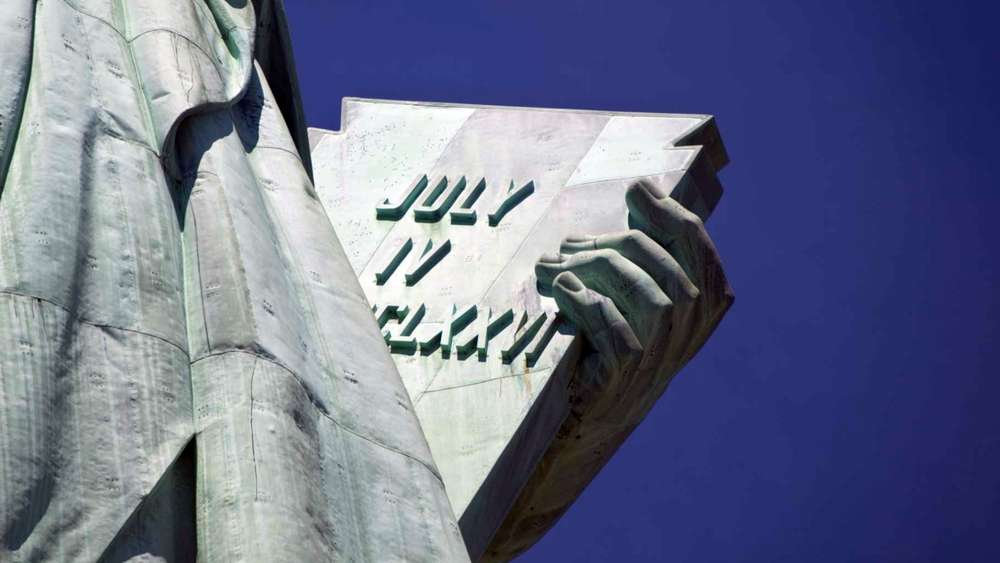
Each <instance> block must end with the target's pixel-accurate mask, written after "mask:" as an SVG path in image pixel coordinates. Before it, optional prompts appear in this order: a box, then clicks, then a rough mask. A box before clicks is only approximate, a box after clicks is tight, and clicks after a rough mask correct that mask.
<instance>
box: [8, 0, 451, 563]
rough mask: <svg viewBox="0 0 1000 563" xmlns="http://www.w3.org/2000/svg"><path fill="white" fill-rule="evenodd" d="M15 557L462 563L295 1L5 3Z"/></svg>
mask: <svg viewBox="0 0 1000 563" xmlns="http://www.w3.org/2000/svg"><path fill="white" fill-rule="evenodd" d="M0 38H2V39H3V43H2V44H0V537H2V541H0V560H4V561H6V560H12V561H49V560H51V561H94V560H109V561H118V560H128V559H129V558H137V559H144V560H148V559H150V558H152V559H162V560H168V561H175V560H178V561H184V560H191V559H192V558H194V557H195V554H197V558H198V559H199V560H203V561H238V560H240V561H242V560H252V561H317V560H331V559H351V560H370V561H389V560H427V561H445V560H461V559H465V558H467V554H466V552H465V548H464V546H463V544H462V539H461V536H460V534H459V532H458V528H457V526H456V524H455V520H454V516H453V514H452V512H451V509H450V507H449V503H448V500H447V498H446V496H445V491H444V486H443V484H442V483H441V479H440V476H439V474H438V472H437V469H436V468H435V465H434V462H433V459H432V458H431V454H430V452H429V450H428V447H427V444H426V441H425V439H424V437H423V434H422V433H421V430H420V426H419V423H418V421H417V418H416V416H415V415H414V412H413V409H412V406H411V404H410V400H409V398H408V396H407V393H406V391H405V389H404V387H403V385H402V383H401V381H400V379H399V376H398V373H397V371H396V368H395V366H394V365H393V363H392V361H391V359H390V357H389V355H388V352H387V350H386V349H385V346H384V343H383V341H382V337H381V335H380V333H379V330H378V328H377V326H376V324H375V321H374V319H373V317H372V315H371V311H370V308H369V304H368V303H367V302H366V301H365V297H364V295H363V293H362V291H361V289H360V287H359V285H358V283H357V280H356V279H355V277H354V274H353V272H352V270H351V268H350V265H349V264H348V261H347V259H346V257H345V256H344V253H343V250H342V249H341V247H340V244H339V242H338V241H337V238H336V235H335V234H334V232H333V230H332V227H331V226H330V224H329V221H328V219H327V217H326V215H325V212H324V210H323V208H322V206H321V205H320V203H319V201H318V200H317V198H316V195H315V192H314V190H313V187H312V184H311V181H310V177H309V173H310V172H309V170H310V168H309V160H308V144H307V141H306V134H305V128H304V126H303V120H302V115H301V109H300V108H301V104H300V103H299V101H298V94H297V85H296V78H295V74H294V65H293V61H292V59H291V50H290V45H289V42H288V36H287V29H286V27H285V23H284V13H283V8H282V5H281V3H280V0H254V1H253V2H250V1H249V0H175V1H169V2H168V1H166V0H38V1H37V2H34V1H32V0H4V7H3V9H2V10H0Z"/></svg>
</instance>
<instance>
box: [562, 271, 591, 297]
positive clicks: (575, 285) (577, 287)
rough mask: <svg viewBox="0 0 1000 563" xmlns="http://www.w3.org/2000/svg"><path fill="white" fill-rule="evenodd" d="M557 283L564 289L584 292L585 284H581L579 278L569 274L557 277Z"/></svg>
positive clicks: (564, 273)
mask: <svg viewBox="0 0 1000 563" xmlns="http://www.w3.org/2000/svg"><path fill="white" fill-rule="evenodd" d="M555 282H556V283H557V284H559V285H560V286H561V287H562V288H563V289H566V290H568V291H572V292H573V293H577V292H580V291H583V290H584V287H583V284H582V283H580V280H579V278H577V277H576V276H574V275H573V274H570V273H569V272H563V273H561V274H559V275H558V276H556V280H555Z"/></svg>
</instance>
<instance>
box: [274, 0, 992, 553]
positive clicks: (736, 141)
mask: <svg viewBox="0 0 1000 563" xmlns="http://www.w3.org/2000/svg"><path fill="white" fill-rule="evenodd" d="M286 4H287V8H288V11H289V15H290V20H291V28H292V36H293V38H294V44H295V49H296V55H297V58H298V70H299V77H300V80H301V84H302V87H303V91H304V94H303V95H304V102H305V108H306V115H307V120H308V122H309V124H310V125H312V126H317V127H324V128H328V129H337V128H338V127H339V119H340V100H341V98H342V97H344V96H362V97H377V98H393V99H404V100H431V101H447V102H467V103H479V104H505V105H524V106H546V107H567V108H592V109H608V110H629V111H651V112H674V113H684V112H689V113H711V114H714V115H716V116H717V118H718V121H719V126H720V129H721V132H722V136H723V139H724V141H725V143H726V145H727V148H728V150H729V153H730V156H731V158H732V163H731V164H730V166H729V167H728V168H727V169H726V170H724V171H723V173H722V176H721V177H722V181H723V184H724V185H725V187H726V189H727V192H726V195H725V197H723V199H722V203H721V204H720V206H719V208H718V209H717V210H716V213H715V215H714V216H713V217H712V220H711V221H710V222H709V230H710V232H711V233H712V235H713V237H714V239H715V241H716V243H717V245H718V247H719V250H720V252H721V253H722V256H723V259H724V261H725V264H726V266H727V271H728V274H729V277H730V280H731V282H732V284H733V286H734V288H735V290H736V296H737V298H736V304H735V305H734V307H733V309H732V310H731V312H730V313H729V315H728V317H727V318H726V319H725V320H724V321H723V323H722V326H721V327H720V329H719V330H718V332H717V333H716V334H715V336H714V337H713V338H712V340H711V341H710V342H709V343H708V345H707V346H706V347H705V348H704V350H703V351H702V352H701V354H700V356H699V357H697V358H696V359H695V360H694V361H693V362H692V363H691V364H690V365H689V366H688V367H687V368H686V369H685V370H684V371H682V372H681V374H680V375H679V376H678V378H677V379H676V380H675V381H674V383H673V384H672V385H671V387H670V388H669V389H668V390H667V393H666V394H665V395H664V396H663V398H662V399H661V400H660V402H659V403H658V405H657V406H656V408H655V409H654V410H653V411H652V413H651V414H650V415H649V417H648V418H647V419H646V421H645V422H644V423H643V424H642V425H641V426H640V427H639V429H638V430H637V431H636V432H635V433H634V434H633V435H632V436H631V438H629V440H628V441H627V442H626V443H625V445H624V446H623V447H622V449H621V450H620V451H619V453H618V455H617V456H616V457H615V458H614V459H613V460H612V461H611V462H610V463H609V464H608V466H607V467H606V468H605V469H604V471H603V472H602V473H601V474H600V475H599V476H598V478H597V479H596V480H595V481H594V483H593V484H592V485H591V486H590V487H589V488H588V489H587V491H586V492H585V493H584V494H583V496H582V497H581V498H580V499H579V500H578V501H577V503H576V505H575V506H574V507H573V508H572V509H571V510H570V511H569V513H568V514H567V515H566V516H565V517H564V518H563V519H562V520H561V521H560V523H559V524H558V525H557V526H556V527H555V529H554V530H553V531H552V532H551V533H550V534H549V535H548V536H546V538H545V539H544V540H542V541H541V542H540V543H539V544H538V545H537V546H536V547H535V549H534V550H533V551H532V552H530V553H529V554H528V555H526V556H525V557H523V558H522V560H523V561H555V560H559V561H659V560H664V561H692V562H712V561H725V562H733V561H754V562H758V561H759V562H768V563H772V562H779V561H796V562H804V561H808V562H827V561H829V562H837V563H843V562H846V561H851V562H853V561H865V562H868V561H880V562H881V561H885V562H897V561H918V562H922V561H942V562H958V561H961V562H979V561H982V562H996V561H1000V344H998V333H1000V330H998V328H1000V320H998V319H1000V297H998V292H1000V267H998V265H1000V264H998V263H1000V256H998V255H1000V250H998V249H997V248H996V247H997V246H1000V206H998V203H1000V182H998V178H1000V166H998V161H1000V154H998V148H1000V146H998V145H1000V143H997V141H996V139H997V138H998V136H1000V46H998V42H997V41H996V39H995V38H996V36H997V34H998V32H997V22H998V21H1000V18H998V15H1000V13H998V11H1000V10H998V9H997V8H995V7H994V6H995V3H991V2H980V3H978V5H975V3H971V2H962V1H950V2H933V3H932V2H922V1H917V0H911V1H902V0H900V1H881V0H880V1H853V2H836V1H824V2H819V1H802V0H799V1H792V0H775V1H766V2H746V1H742V2H737V1H731V2H699V1H691V0H686V1H671V0H633V1H628V2H626V1H621V0H619V1H605V0H601V1H597V0H594V1H584V0H577V1H571V0H534V1H530V2H528V1H522V0H504V1H497V0H494V1H482V2H480V1H471V0H464V1H459V0H433V1H415V0H390V1H381V0H378V1H375V0H286Z"/></svg>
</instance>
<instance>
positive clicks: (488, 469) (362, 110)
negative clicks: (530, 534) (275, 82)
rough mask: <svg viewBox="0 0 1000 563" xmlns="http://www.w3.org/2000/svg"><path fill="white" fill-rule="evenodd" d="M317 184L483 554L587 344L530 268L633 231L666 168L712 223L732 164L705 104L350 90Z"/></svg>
mask: <svg viewBox="0 0 1000 563" xmlns="http://www.w3.org/2000/svg"><path fill="white" fill-rule="evenodd" d="M310 144H311V146H312V158H313V163H314V171H315V183H316V189H317V191H318V192H319V196H320V198H321V200H322V203H323V205H324V206H325V208H326V210H327V213H328V215H329V216H330V219H331V221H332V222H333V225H334V228H335V230H336V232H337V234H338V235H339V237H340V240H341V242H342V243H343V246H344V249H345V251H346V252H347V254H348V257H349V259H350V261H351V264H352V266H353V267H354V270H355V272H356V273H357V275H358V278H359V279H360V281H361V285H362V287H363V289H364V292H365V294H366V295H367V298H368V300H369V302H370V304H371V307H372V310H373V312H374V314H375V315H376V318H377V320H378V322H379V324H380V325H381V326H382V329H383V334H384V336H385V339H386V344H387V346H389V348H390V350H391V352H392V354H393V358H394V360H395V361H396V364H397V366H398V368H399V371H400V374H401V375H402V378H403V382H404V384H405V385H406V388H407V390H408V391H409V394H410V397H411V399H412V401H413V404H414V405H415V407H416V410H417V413H418V416H419V419H420V422H421V424H422V427H423V430H424V433H425V435H426V437H427V441H428V442H429V444H430V448H431V451H432V453H433V456H434V459H435V462H436V464H437V466H438V468H439V469H440V471H441V473H442V476H443V479H444V482H445V485H446V488H447V492H448V496H449V499H450V501H451V503H452V507H453V508H454V510H455V514H456V516H457V517H459V519H460V522H461V526H462V530H463V534H464V535H465V539H466V543H467V544H468V546H469V549H470V553H471V554H472V555H473V557H476V556H477V554H481V553H482V552H483V551H484V550H485V548H486V544H488V542H489V541H490V538H491V537H492V535H493V534H494V532H495V531H496V530H497V528H498V527H499V526H500V524H501V523H502V521H503V519H504V517H505V515H506V513H507V511H508V510H509V509H510V507H511V506H512V504H513V503H514V500H515V499H516V497H517V495H518V493H519V491H520V490H521V488H522V487H523V485H524V483H525V482H526V480H527V479H528V477H529V476H530V475H531V473H532V472H533V471H534V470H535V465H536V464H537V461H538V460H539V458H540V456H541V455H542V453H544V451H545V448H546V447H547V446H548V444H549V442H550V441H551V439H552V437H553V436H554V435H555V433H556V431H557V430H558V429H559V426H560V424H561V423H562V421H563V418H564V417H565V415H566V413H567V405H566V395H565V387H566V385H567V378H568V376H569V375H568V373H567V369H568V368H567V366H571V365H572V358H573V355H574V354H575V353H576V352H575V350H576V348H577V347H578V346H579V343H575V340H574V339H575V332H574V329H573V327H572V326H571V325H569V324H568V323H566V322H565V321H563V320H562V319H561V318H560V315H559V314H558V311H557V307H556V305H555V302H554V301H553V300H552V299H551V298H549V297H546V296H543V295H540V293H539V291H538V290H537V289H536V280H535V273H534V266H535V263H536V261H537V260H538V258H539V257H540V256H541V255H542V254H543V253H553V252H557V251H558V249H559V244H560V242H561V241H562V240H563V239H564V238H565V237H566V236H568V235H573V234H583V233H587V234H599V233H606V232H614V231H623V230H626V229H627V228H628V211H627V209H626V203H625V191H626V189H627V188H628V186H629V185H631V184H632V183H634V182H635V181H636V180H638V179H642V178H651V179H655V180H656V181H657V182H658V183H659V184H660V185H662V186H665V187H667V188H668V189H671V187H672V192H671V196H672V197H673V198H674V199H676V200H678V201H680V202H681V203H683V204H684V205H685V206H687V207H688V208H689V209H691V210H692V211H694V212H695V213H696V214H698V215H699V216H700V217H701V218H702V219H705V218H707V217H708V215H709V214H710V213H711V211H712V209H713V208H714V207H715V204H716V203H717V202H718V200H719V198H720V196H721V193H722V190H721V186H720V184H719V182H718V180H717V178H716V172H717V171H718V170H719V169H721V168H722V167H723V166H724V165H725V164H726V162H727V157H726V153H725V149H724V148H723V145H722V142H721V140H720V138H719V134H718V131H717V128H716V126H715V122H714V120H713V118H712V117H710V116H707V115H671V114H635V113H613V112H597V111H577V110H547V109H528V108H508V107H487V106H467V105H450V104H448V105H446V104H430V103H410V102H392V101H379V100H362V99H345V100H344V104H343V119H342V131H339V132H332V131H324V130H318V129H312V130H310Z"/></svg>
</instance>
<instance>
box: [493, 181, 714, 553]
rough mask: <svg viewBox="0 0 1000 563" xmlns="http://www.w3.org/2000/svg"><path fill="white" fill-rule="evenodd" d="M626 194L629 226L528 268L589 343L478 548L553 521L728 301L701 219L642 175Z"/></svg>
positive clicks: (518, 537)
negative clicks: (563, 408)
mask: <svg viewBox="0 0 1000 563" xmlns="http://www.w3.org/2000/svg"><path fill="white" fill-rule="evenodd" d="M627 202H628V208H629V226H630V227H632V229H631V230H629V231H626V232H621V233H612V234H606V235H601V236H582V237H574V238H570V239H567V240H566V241H565V242H564V243H563V244H562V246H561V248H560V253H559V255H557V256H552V257H543V258H542V260H540V261H539V263H538V265H537V267H536V273H537V275H538V280H539V286H540V288H541V289H542V290H543V292H551V295H552V296H553V297H554V298H555V300H556V302H557V304H558V305H559V309H560V311H561V312H562V313H563V314H564V315H566V317H567V318H568V319H569V320H570V321H571V322H572V323H573V324H574V325H575V326H576V328H577V330H578V331H579V333H581V334H582V336H583V338H584V339H585V347H584V352H583V353H582V354H581V355H580V357H579V361H578V363H577V364H576V367H575V370H574V371H575V373H574V374H573V375H572V377H571V380H570V384H569V390H568V394H569V405H570V406H569V414H568V416H567V417H566V418H565V420H564V422H563V423H562V426H561V427H560V429H559V431H558V433H557V434H556V436H555V438H554V439H553V440H552V442H551V444H550V445H549V447H548V448H547V450H546V451H545V453H544V454H543V456H542V458H541V461H540V462H539V464H538V465H537V467H536V469H535V471H534V473H533V474H532V476H531V477H530V478H529V480H528V482H527V484H526V485H525V487H524V488H523V489H522V491H521V493H520V494H519V495H518V497H517V500H516V501H515V502H514V505H513V506H512V508H511V510H510V511H509V512H508V513H507V516H506V518H505V520H504V522H503V524H502V525H501V527H500V529H499V530H498V531H497V533H496V535H495V536H494V537H493V540H492V542H491V543H490V546H489V548H488V550H487V553H486V559H495V560H506V559H510V558H512V557H514V556H515V555H517V554H518V553H521V552H523V551H524V550H525V549H527V548H528V547H530V546H531V545H532V544H534V543H535V542H536V541H537V540H538V539H539V538H541V536H542V535H544V533H545V532H546V531H547V530H548V529H549V528H551V526H553V525H554V524H555V522H556V521H557V520H558V519H559V517H561V516H562V514H563V513H564V512H565V511H566V509H567V508H569V506H570V505H571V504H572V503H573V501H574V500H575V499H576V497H577V496H578V495H579V494H580V493H581V492H582V491H583V489H584V488H585V487H586V486H587V484H589V483H590V481H591V480H592V479H593V478H594V476H595V475H596V474H597V473H598V471H600V469H601V468H602V467H603V466H604V464H605V463H606V462H607V460H608V459H609V458H610V457H611V455H613V454H614V452H615V451H616V450H617V448H618V447H619V446H620V445H621V443H622V442H623V441H624V440H625V438H627V437H628V435H629V434H630V433H631V432H632V430H633V429H634V428H635V427H636V426H637V425H638V423H639V422H640V421H641V420H642V418H643V417H644V416H645V415H646V413H647V412H648V411H649V409H650V408H651V407H652V405H653V404H654V403H655V401H656V400H657V399H658V398H659V396H660V395H661V394H662V393H663V391H664V389H665V388H666V386H667V384H668V383H669V382H670V380H671V379H672V378H673V376H674V375H675V374H676V373H677V372H678V371H679V370H680V369H681V368H682V367H683V366H684V365H685V364H686V363H687V362H688V360H690V359H691V358H692V357H693V356H694V355H695V353H697V352H698V350H699V349H700V348H701V347H702V345H703V344H704V343H705V341H706V340H707V339H708V337H709V336H710V335H711V334H712V332H713V331H714V330H715V328H716V326H717V325H718V323H719V321H720V320H721V319H722V317H723V315H724V314H725V313H726V311H727V310H728V309H729V307H730V305H731V304H732V302H733V292H732V290H731V288H730V286H729V283H728V282H727V280H726V275H725V273H724V271H723V268H722V264H721V262H720V260H719V255H718V253H717V251H716V249H715V245H714V244H713V243H712V240H711V238H710V237H709V236H708V233H707V232H706V230H705V226H704V224H703V222H702V221H701V219H699V218H698V217H697V216H696V215H695V214H694V213H692V212H691V211H689V210H687V209H685V208H684V207H683V206H682V205H681V204H679V203H677V202H676V201H675V200H673V199H671V198H669V197H667V196H666V195H665V193H664V192H663V191H662V189H661V188H660V187H659V186H656V185H654V184H652V183H650V182H648V181H642V182H638V183H636V184H635V185H633V186H632V187H631V188H630V189H629V191H628V194H627Z"/></svg>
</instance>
